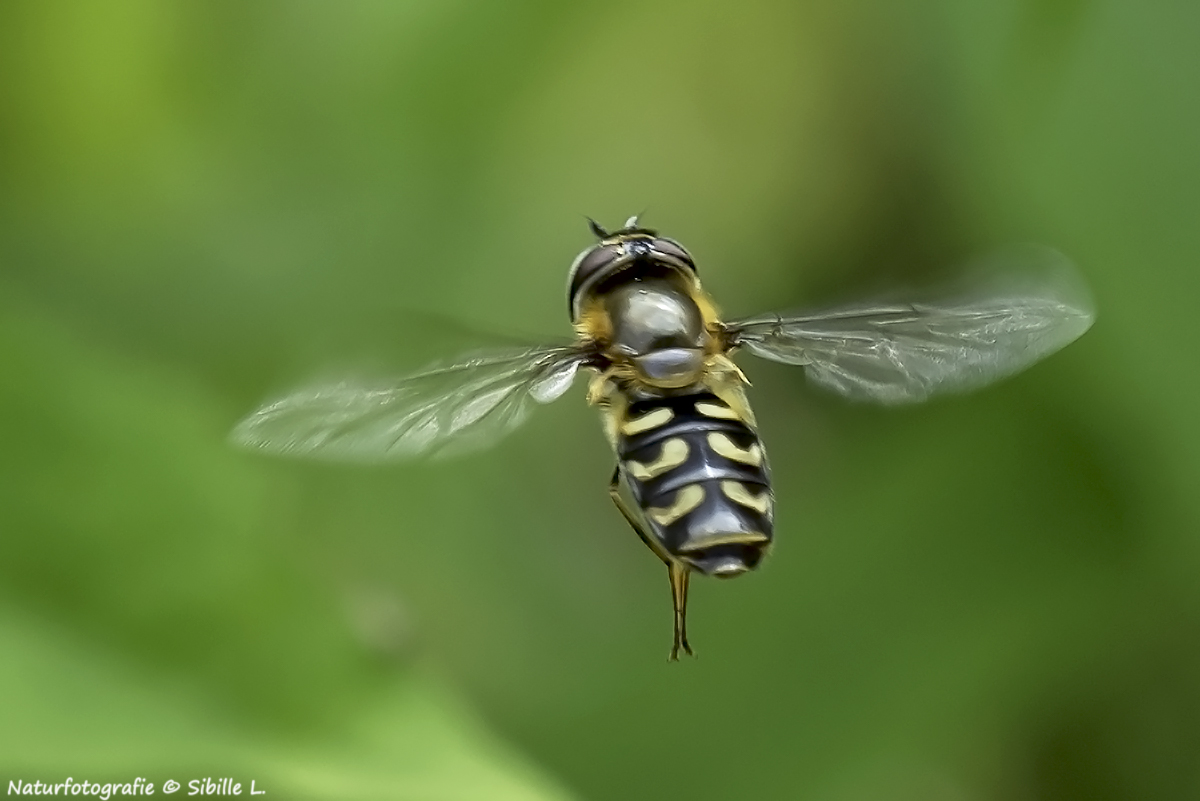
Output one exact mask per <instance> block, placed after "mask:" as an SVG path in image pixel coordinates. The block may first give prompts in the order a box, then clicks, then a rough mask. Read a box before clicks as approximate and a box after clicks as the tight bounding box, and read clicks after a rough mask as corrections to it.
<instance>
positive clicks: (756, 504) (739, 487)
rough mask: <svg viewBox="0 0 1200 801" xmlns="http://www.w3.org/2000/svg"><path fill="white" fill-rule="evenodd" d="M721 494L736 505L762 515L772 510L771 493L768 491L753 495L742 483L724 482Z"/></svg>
mask: <svg viewBox="0 0 1200 801" xmlns="http://www.w3.org/2000/svg"><path fill="white" fill-rule="evenodd" d="M721 492H723V493H725V497H726V498H728V499H729V500H731V501H733V502H734V503H740V504H741V505H742V506H745V507H748V508H750V509H753V510H754V511H756V512H760V513H762V514H766V513H767V510H768V509H770V508H771V493H770V492H769V491H768V490H763V492H762V494H761V495H752V494H751V493H750V490H748V489H746V485H745V484H743V483H742V482H740V481H722V482H721Z"/></svg>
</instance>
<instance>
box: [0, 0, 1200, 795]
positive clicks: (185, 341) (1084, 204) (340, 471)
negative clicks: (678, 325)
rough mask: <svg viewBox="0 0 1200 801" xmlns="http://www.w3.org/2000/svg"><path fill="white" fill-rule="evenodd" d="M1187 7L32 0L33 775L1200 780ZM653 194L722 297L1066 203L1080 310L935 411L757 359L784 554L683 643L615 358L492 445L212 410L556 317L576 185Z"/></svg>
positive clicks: (7, 418)
mask: <svg viewBox="0 0 1200 801" xmlns="http://www.w3.org/2000/svg"><path fill="white" fill-rule="evenodd" d="M1198 32H1200V4H1197V3H1195V2H1187V1H1185V0H1175V1H1174V2H1172V1H1171V0H1167V1H1165V2H1158V3H1135V2H1132V0H1108V1H1107V2H1102V1H1100V0H1095V1H1093V0H1041V1H1040V2H1039V1H1037V0H1008V1H1007V2H1001V1H999V0H998V1H996V2H958V1H957V0H914V1H913V2H902V3H892V2H884V1H883V0H850V1H849V2H838V3H833V2H811V3H790V2H782V0H745V2H742V3H738V4H731V3H716V2H703V1H701V2H681V1H680V0H664V2H651V3H636V4H635V3H620V2H606V3H586V4H569V3H551V2H509V3H503V4H501V3H463V2H417V1H415V0H414V1H412V2H403V1H396V2H382V1H379V2H358V3H322V2H244V1H243V0H236V1H235V0H226V1H225V2H208V3H162V2H153V1H152V0H119V2H118V1H114V0H108V1H106V2H87V3H82V2H81V3H57V2H17V1H16V0H13V1H11V2H6V3H4V4H3V5H0V788H7V787H8V782H9V781H11V780H14V779H24V780H27V781H33V780H41V781H62V780H63V779H65V778H66V777H67V776H73V777H74V778H75V780H76V781H82V780H84V779H85V778H86V779H90V780H92V781H97V780H122V781H131V780H132V778H133V777H136V776H145V777H148V778H150V779H151V780H152V781H156V782H159V783H161V782H163V781H165V780H166V779H167V778H172V777H173V778H175V779H176V780H179V781H186V780H187V779H191V778H198V777H204V776H236V777H238V778H239V780H246V781H248V780H249V779H251V778H253V779H255V780H256V781H257V786H258V787H259V788H263V787H265V788H266V789H267V790H268V791H269V792H270V795H269V796H268V797H269V798H294V799H510V798H511V799H595V800H596V801H599V800H600V799H614V800H615V799H622V800H624V799H641V798H668V799H673V798H687V799H692V800H693V801H703V800H704V799H730V798H750V799H792V798H804V799H822V800H823V801H824V800H828V801H860V800H861V801H876V800H882V801H891V800H893V799H894V800H895V801H942V800H943V799H944V800H945V801H976V800H978V801H1000V800H1004V801H1007V800H1009V799H1012V800H1013V801H1035V800H1037V799H1080V800H1083V799H1088V800H1089V801H1096V800H1099V801H1106V800H1107V799H1185V798H1200V759H1198V756H1200V581H1198V580H1197V578H1198V576H1200V529H1198V523H1200V491H1198V487H1197V478H1198V477H1200V414H1198V413H1197V411H1198V409H1197V389H1198V386H1200V378H1198V376H1197V360H1196V357H1195V355H1194V354H1193V353H1192V349H1191V346H1190V345H1188V344H1187V343H1188V342H1189V341H1190V340H1191V338H1192V336H1193V332H1192V329H1193V320H1194V316H1195V312H1194V309H1195V304H1196V300H1195V298H1196V296H1197V293H1198V291H1200V270H1198V269H1197V267H1198V265H1197V258H1196V257H1197V255H1198V254H1200V224H1198V223H1200V91H1197V87H1198V86H1200V47H1197V42H1198V41H1200V39H1198V38H1197V35H1198ZM639 211H645V212H646V215H645V217H644V221H645V222H646V223H647V224H649V225H652V226H655V227H658V228H659V229H660V230H662V231H664V232H665V233H667V234H668V235H670V236H673V237H676V238H678V239H680V240H682V241H683V242H684V243H685V244H687V246H688V247H689V248H690V249H691V250H692V252H693V253H694V254H695V255H696V257H697V259H698V261H699V263H700V269H701V274H702V275H703V276H704V277H705V280H706V286H707V287H708V289H709V290H710V291H711V292H713V293H714V294H715V296H716V297H717V298H718V300H719V301H720V302H721V303H722V305H723V307H724V309H725V310H726V311H728V312H729V313H731V314H745V313H753V312H758V311H761V310H764V309H767V308H778V307H794V306H804V305H809V304H816V303H820V302H824V301H826V300H828V299H829V298H841V297H845V296H847V295H852V294H853V293H855V292H856V291H862V290H863V289H864V288H869V287H876V286H887V285H891V284H897V283H909V284H914V283H920V282H921V281H922V280H926V279H929V280H933V279H934V278H936V276H938V275H944V274H945V273H946V271H952V270H953V268H954V266H955V265H956V264H962V263H964V262H966V261H968V260H970V259H971V258H972V257H973V256H976V255H978V254H980V253H985V252H987V251H989V250H992V249H995V248H997V247H1002V246H1004V245H1006V244H1008V243H1012V242H1019V241H1036V242H1043V243H1046V244H1049V245H1052V246H1054V247H1057V248H1059V249H1061V250H1063V251H1064V252H1066V253H1068V254H1070V255H1071V257H1072V258H1073V259H1074V260H1076V261H1077V262H1078V264H1079V265H1080V267H1081V270H1082V271H1083V273H1084V274H1085V275H1086V277H1087V279H1088V281H1089V283H1090V284H1091V286H1092V288H1093V291H1094V294H1095V297H1096V302H1097V306H1098V309H1099V317H1098V322H1097V324H1096V326H1095V327H1094V328H1093V330H1092V331H1091V332H1089V333H1088V334H1086V335H1085V336H1084V337H1083V339H1081V340H1080V341H1079V342H1078V343H1076V344H1075V345H1072V346H1071V347H1069V348H1067V349H1066V350H1065V351H1063V352H1062V353H1061V354H1058V355H1056V356H1054V357H1053V358H1051V359H1050V360H1048V361H1047V362H1045V363H1043V364H1040V365H1038V366H1037V367H1035V368H1034V369H1032V370H1031V371H1029V372H1028V373H1025V374H1023V375H1021V376H1019V377H1018V378H1016V379H1013V380H1010V381H1008V382H1005V383H1003V384H1000V385H998V386H995V387H993V388H989V389H988V390H986V391H983V392H980V393H978V394H976V395H972V396H969V397H965V398H952V399H947V400H939V401H937V402H933V403H929V404H927V405H925V406H923V407H919V408H911V409H903V410H884V409H877V408H870V407H864V406H854V405H848V404H845V403H843V402H841V401H839V400H838V399H836V398H830V397H827V396H824V395H821V394H819V393H816V392H813V391H811V390H810V389H809V388H808V387H806V386H805V383H804V379H803V375H802V374H801V372H800V371H798V370H790V369H788V368H785V367H780V366H777V365H770V364H766V363H761V362H753V361H752V360H747V359H743V360H742V362H743V367H744V368H745V369H746V371H747V373H748V374H749V376H750V378H751V380H752V381H754V383H755V387H754V394H753V399H754V402H755V404H756V408H757V411H758V414H759V418H760V421H761V426H762V433H763V436H764V438H765V440H766V442H767V444H768V446H769V449H770V452H771V455H772V460H773V466H774V471H775V482H776V493H777V495H778V498H779V508H780V511H779V523H778V531H777V536H778V545H777V547H776V549H775V551H774V554H773V556H772V558H771V559H770V560H769V561H768V563H767V564H766V565H765V566H764V567H763V569H762V570H761V571H759V572H758V573H756V574H754V575H752V576H749V577H746V578H743V579H740V580H738V581H736V582H731V583H720V584H718V583H715V582H711V581H698V582H695V583H694V584H693V600H692V610H691V611H692V615H691V634H692V641H693V643H694V644H695V645H696V647H697V651H698V654H699V656H698V658H697V659H695V660H690V661H684V662H682V663H680V664H667V663H666V661H665V656H666V652H667V647H668V645H669V636H670V608H669V594H668V590H667V586H666V581H665V577H664V575H663V570H662V567H661V565H660V564H659V563H658V562H657V561H656V560H655V559H654V558H653V557H652V556H651V555H650V554H649V553H648V552H646V551H645V549H644V548H643V546H642V545H641V544H640V543H639V542H638V541H637V539H636V538H635V537H634V536H633V535H632V534H631V533H630V532H629V531H628V530H627V529H626V527H625V524H624V523H623V521H622V520H621V519H620V517H619V515H618V514H617V513H616V511H615V510H613V509H612V508H611V505H610V502H609V500H608V498H607V497H606V492H605V482H606V480H607V478H608V473H609V471H610V469H611V458H612V457H611V455H610V454H609V452H608V450H607V446H606V444H605V443H604V441H603V438H602V436H601V433H600V427H599V425H598V423H597V421H596V419H595V416H594V414H593V412H592V411H591V410H589V409H587V408H586V407H585V405H584V404H583V402H582V394H583V390H582V384H581V385H580V386H578V387H576V388H575V389H574V390H573V391H572V393H571V394H570V396H569V397H568V398H566V399H564V400H563V401H561V402H559V403H558V404H556V405H554V406H552V407H549V408H546V409H544V410H542V412H541V413H540V414H539V416H538V418H537V419H535V420H534V421H532V422H531V423H530V424H529V425H527V426H526V427H525V428H523V429H522V430H521V431H520V432H518V433H517V434H516V435H514V436H513V437H512V438H511V439H510V440H508V441H506V442H505V443H504V444H503V445H502V446H501V447H498V448H497V449H495V450H493V451H489V452H487V453H486V454H482V455H479V456H476V457H472V458H469V459H463V460H459V461H453V462H444V463H436V464H428V465H426V464H419V465H409V466H397V467H386V468H377V469H367V468H335V467H330V466H323V465H319V464H306V463H293V462H286V461H274V460H270V459H265V458H260V457H257V456H254V455H250V454H245V453H240V452H237V451H235V450H233V449H232V448H231V447H230V446H229V445H228V443H227V439H226V438H227V434H228V431H229V429H230V428H231V427H232V425H233V424H234V423H235V422H236V421H237V420H238V419H239V418H240V417H241V416H243V415H244V414H246V413H248V412H249V411H251V410H252V409H253V408H254V407H255V406H256V405H257V404H258V403H259V402H260V401H262V400H263V399H264V398H268V397H270V396H272V395H273V394H275V393H278V392H280V391H282V390H287V389H289V388H291V387H293V386H295V385H296V384H298V383H302V382H303V381H305V380H306V379H310V378H312V377H313V376H314V375H320V374H322V372H323V371H328V370H335V369H348V368H358V367H360V366H366V365H369V366H371V367H372V368H375V367H380V368H388V369H391V370H396V371H400V370H404V369H409V368H412V367H415V366H418V365H420V364H422V363H424V362H426V361H429V360H431V359H434V358H438V357H443V356H448V355H452V354H453V353H454V352H456V351H458V350H460V349H462V348H463V347H466V346H468V345H474V344H478V342H479V341H482V340H486V339H487V337H486V336H485V334H486V333H487V332H495V334H496V336H497V337H504V336H518V337H533V338H539V339H551V338H554V337H560V336H564V335H567V334H568V333H569V330H568V325H567V321H566V313H565V308H564V307H565V302H564V297H563V284H564V280H565V274H566V269H567V267H568V265H569V264H570V260H571V259H572V258H573V257H574V255H575V254H576V253H577V252H578V251H579V250H580V249H581V248H583V247H584V246H586V245H587V244H588V243H589V241H590V235H589V234H588V233H587V231H586V228H585V226H584V223H583V215H585V214H586V215H592V216H595V217H596V218H597V219H598V220H600V221H602V222H604V223H606V224H608V225H610V226H611V225H617V224H619V223H620V222H621V221H622V220H624V218H625V217H626V216H627V215H629V214H632V213H635V212H639ZM476 332H481V333H476ZM185 789H186V788H185Z"/></svg>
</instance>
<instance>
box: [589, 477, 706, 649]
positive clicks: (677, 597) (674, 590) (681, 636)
mask: <svg viewBox="0 0 1200 801" xmlns="http://www.w3.org/2000/svg"><path fill="white" fill-rule="evenodd" d="M608 494H609V497H611V498H612V500H613V503H615V504H616V505H617V508H618V509H620V510H621V514H622V515H624V516H625V520H626V522H628V523H629V526H630V527H631V528H632V529H633V530H634V532H635V533H636V534H637V535H638V537H639V538H640V539H641V540H642V542H644V543H645V544H646V547H647V548H649V549H650V550H651V551H653V552H654V555H655V556H657V557H658V558H659V559H661V560H662V561H663V564H665V565H666V566H667V578H669V579H670V581H671V604H672V606H673V607H674V609H675V639H674V641H673V642H672V643H671V656H670V657H669V660H670V661H672V662H676V661H678V660H679V649H680V648H681V647H682V648H683V650H684V651H685V652H686V653H687V654H688V656H695V654H693V653H692V646H690V645H688V641H687V591H688V576H689V575H690V571H689V570H688V568H687V567H686V566H685V565H683V564H680V563H679V562H677V561H676V560H674V559H672V558H671V555H670V554H668V553H667V552H666V550H664V549H663V547H662V544H661V543H659V542H658V541H657V540H655V539H654V538H653V537H651V536H650V535H649V534H648V533H647V532H646V530H645V529H644V528H642V524H641V522H640V521H639V520H638V518H637V515H636V514H635V513H634V511H633V510H632V509H630V508H629V504H627V503H625V499H624V498H622V497H621V466H620V465H617V466H616V467H614V468H613V474H612V479H611V480H610V481H609V482H608Z"/></svg>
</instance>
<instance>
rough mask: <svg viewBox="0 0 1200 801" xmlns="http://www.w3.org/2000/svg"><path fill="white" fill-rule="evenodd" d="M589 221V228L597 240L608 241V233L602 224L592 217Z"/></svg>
mask: <svg viewBox="0 0 1200 801" xmlns="http://www.w3.org/2000/svg"><path fill="white" fill-rule="evenodd" d="M587 221H588V227H589V228H591V229H592V233H593V234H595V235H596V238H597V239H608V231H605V230H604V228H603V227H602V226H601V225H600V223H598V222H596V221H595V220H593V219H592V218H591V217H588V218H587Z"/></svg>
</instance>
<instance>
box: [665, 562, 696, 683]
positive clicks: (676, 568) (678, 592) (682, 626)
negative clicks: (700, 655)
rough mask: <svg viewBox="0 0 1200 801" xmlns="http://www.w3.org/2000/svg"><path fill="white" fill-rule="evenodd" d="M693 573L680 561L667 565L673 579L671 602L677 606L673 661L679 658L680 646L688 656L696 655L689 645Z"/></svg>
mask: <svg viewBox="0 0 1200 801" xmlns="http://www.w3.org/2000/svg"><path fill="white" fill-rule="evenodd" d="M691 574H692V573H691V571H690V570H688V569H687V567H685V566H684V565H681V564H679V563H678V562H672V563H671V564H669V565H667V576H668V577H669V578H670V579H671V602H672V604H673V605H674V606H675V640H674V642H672V643H671V656H670V661H672V662H675V661H677V660H678V659H679V649H680V647H682V648H683V650H684V651H685V652H686V653H687V655H688V656H695V654H694V653H692V646H690V645H688V641H687V591H688V576H690V575H691Z"/></svg>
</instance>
